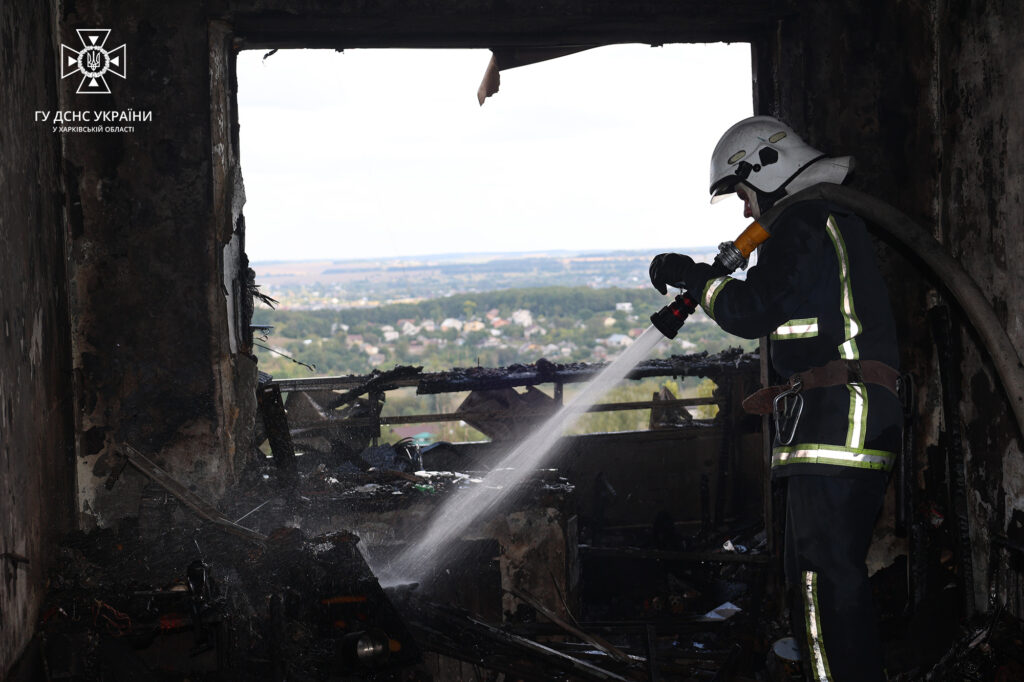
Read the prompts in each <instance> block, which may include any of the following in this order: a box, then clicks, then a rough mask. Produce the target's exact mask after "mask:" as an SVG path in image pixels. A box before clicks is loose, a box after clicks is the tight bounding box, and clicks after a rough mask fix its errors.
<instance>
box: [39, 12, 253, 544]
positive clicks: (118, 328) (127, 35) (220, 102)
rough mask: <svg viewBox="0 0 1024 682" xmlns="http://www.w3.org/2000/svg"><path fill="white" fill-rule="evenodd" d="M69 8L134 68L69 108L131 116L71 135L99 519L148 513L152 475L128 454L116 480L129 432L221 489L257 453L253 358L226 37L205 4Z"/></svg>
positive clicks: (85, 485)
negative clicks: (113, 126) (243, 289)
mask: <svg viewBox="0 0 1024 682" xmlns="http://www.w3.org/2000/svg"><path fill="white" fill-rule="evenodd" d="M58 19H59V33H60V36H61V38H62V40H64V41H65V42H73V41H74V40H75V35H76V33H75V30H76V29H79V28H88V27H112V32H111V35H110V38H109V41H110V44H109V45H108V46H107V47H108V49H109V48H113V47H115V46H117V45H120V44H122V43H125V44H126V59H127V68H126V72H127V74H126V75H127V77H126V78H125V79H120V78H116V77H113V76H109V75H108V77H107V79H108V82H109V85H110V89H111V93H110V94H109V95H92V94H78V92H77V86H78V81H79V79H77V78H69V79H67V80H65V81H62V82H61V83H60V108H61V109H62V110H65V111H72V112H74V111H94V110H95V111H107V112H115V113H118V114H126V115H127V116H128V119H129V120H128V121H124V120H123V119H122V121H121V122H119V123H117V125H119V126H127V127H130V128H131V130H128V131H118V132H113V133H107V132H104V133H83V132H77V131H70V132H67V133H65V135H64V159H65V172H66V184H67V194H68V206H69V220H68V229H69V244H70V253H69V256H70V271H71V321H72V329H73V336H74V363H75V370H76V379H77V381H76V387H75V390H76V399H77V401H78V405H77V407H78V425H77V427H78V432H79V435H80V440H79V466H78V502H79V509H80V512H81V514H82V517H81V523H82V525H83V526H84V527H89V526H90V525H93V524H100V525H105V524H109V523H112V522H114V521H115V520H116V519H118V518H121V517H125V516H134V515H136V514H137V513H138V504H139V494H140V491H141V489H142V487H143V486H144V485H145V484H146V480H145V479H144V478H143V477H142V475H141V474H139V473H138V472H136V471H134V469H132V468H131V467H128V468H127V469H125V470H124V473H123V475H121V476H120V479H119V480H118V481H117V483H116V484H115V485H113V487H112V488H108V487H107V486H106V485H105V482H106V481H107V478H108V477H109V476H110V475H111V473H112V472H116V471H118V470H119V469H120V468H121V467H122V466H123V460H121V459H120V457H119V455H118V452H119V448H120V447H121V446H122V444H130V445H132V446H134V447H135V448H137V449H138V450H140V451H141V452H143V453H145V454H147V455H149V456H152V457H153V458H155V460H156V461H157V463H158V464H160V465H161V466H163V467H164V468H166V469H167V470H168V471H170V473H171V474H172V475H173V476H175V477H177V478H178V479H179V480H182V481H184V482H185V483H186V484H188V485H191V486H193V487H194V488H195V489H196V490H197V492H199V493H200V494H202V495H204V496H206V497H208V498H211V499H215V498H216V496H217V495H218V493H219V492H220V491H222V490H223V488H224V486H226V485H228V484H229V483H230V482H231V481H232V480H233V476H234V472H235V470H236V465H237V464H238V463H239V462H240V461H242V460H243V459H244V458H245V456H246V455H247V454H248V452H247V448H246V447H245V446H244V445H243V446H241V447H240V446H239V443H240V442H244V441H245V436H244V434H245V433H246V432H247V431H249V430H251V425H252V415H253V414H254V405H255V392H254V389H253V382H254V380H255V366H254V364H253V361H252V360H251V359H250V358H249V357H248V356H247V355H246V353H245V352H244V350H245V349H244V348H241V347H240V345H241V344H240V343H239V340H240V336H241V330H240V329H239V328H238V327H239V326H240V325H238V324H237V322H238V319H237V316H236V315H235V311H234V309H233V308H232V307H231V306H232V304H233V303H234V301H237V300H238V294H239V293H240V289H239V284H238V283H239V281H240V277H241V273H244V267H243V264H242V263H241V262H240V249H239V248H238V246H239V244H240V236H239V235H236V234H235V232H236V229H235V228H236V220H235V218H237V215H238V213H239V211H240V204H241V197H240V196H239V195H238V193H237V192H236V185H237V183H236V182H235V175H234V174H233V170H232V169H234V168H236V167H237V164H236V163H235V159H233V158H231V155H232V154H233V153H234V152H233V148H234V147H233V144H232V131H231V130H230V128H229V126H228V125H227V123H226V121H227V116H228V111H229V109H230V106H231V102H230V98H226V94H225V93H227V92H228V88H226V87H225V84H224V82H223V80H224V78H225V75H230V74H231V73H232V70H231V68H230V64H229V63H227V60H229V59H230V53H229V52H228V50H229V48H230V46H229V45H227V44H225V43H224V42H223V40H219V37H220V36H219V34H218V32H217V31H216V24H215V23H214V22H212V18H211V17H210V16H209V14H208V11H207V8H206V7H205V6H204V4H203V3H156V4H152V3H151V4H144V5H133V6H125V5H123V4H122V3H113V2H110V3H108V2H92V3H88V2H67V3H63V5H62V8H61V13H60V16H59V17H58ZM214 67H216V68H214ZM139 116H141V118H142V120H136V119H137V118H139ZM115 120H116V119H115ZM85 125H88V123H87V124H85ZM229 294H231V296H229ZM229 308H231V309H229Z"/></svg>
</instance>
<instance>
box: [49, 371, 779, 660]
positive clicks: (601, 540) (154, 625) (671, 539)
mask: <svg viewBox="0 0 1024 682" xmlns="http://www.w3.org/2000/svg"><path fill="white" fill-rule="evenodd" d="M757 368H758V362H757V357H756V356H750V355H743V354H742V353H740V352H738V351H733V352H727V353H724V354H721V355H719V356H711V357H708V356H705V355H697V356H687V357H683V358H679V357H676V358H672V359H669V360H659V361H649V362H647V363H643V364H642V365H640V366H639V367H638V368H637V370H636V372H635V373H634V376H638V377H639V376H672V375H675V376H688V375H700V376H711V377H713V378H714V379H715V380H716V382H718V383H719V385H720V386H723V385H726V384H727V383H728V382H729V381H732V380H739V379H742V380H743V381H744V382H748V381H749V382H752V383H756V373H757ZM595 371H596V369H595V368H593V367H587V366H577V365H557V364H554V363H549V362H545V361H540V362H538V363H536V364H535V365H517V366H513V367H510V368H505V369H481V368H473V369H458V370H452V371H451V372H447V373H437V374H427V373H422V372H421V371H420V370H419V369H418V368H396V369H395V370H393V371H391V372H383V373H375V374H373V375H370V376H367V377H344V378H340V379H334V380H331V379H312V380H307V384H306V385H304V386H299V385H298V384H297V383H296V382H295V381H281V382H274V381H272V380H271V379H269V378H268V377H265V378H264V381H262V382H261V384H260V388H259V391H260V393H259V402H260V407H261V415H262V420H261V423H260V424H258V425H257V435H256V438H255V440H256V441H257V442H258V443H261V442H263V441H266V442H267V443H268V444H269V448H268V449H269V450H271V451H272V455H271V456H267V455H262V454H261V455H260V456H257V457H254V459H253V462H252V465H251V466H250V468H249V469H248V470H247V471H246V472H245V473H244V474H243V475H242V476H240V477H239V480H238V482H237V484H236V485H235V486H234V487H233V488H232V489H231V490H230V491H229V493H228V494H227V495H225V496H224V497H223V498H222V499H221V500H218V501H217V502H216V504H214V503H210V502H207V501H204V500H202V499H200V498H198V497H197V496H196V495H195V494H194V493H192V492H190V491H189V490H188V489H187V488H185V487H184V486H183V485H181V484H180V483H178V482H176V481H174V479H173V478H172V477H171V476H169V475H168V474H167V473H166V472H164V471H163V470H162V469H161V468H160V466H159V456H158V454H157V453H152V454H151V455H149V456H147V455H146V454H143V453H140V452H138V451H137V450H135V449H134V448H131V447H130V446H126V447H125V452H123V453H122V454H123V455H124V456H125V457H126V459H127V461H128V463H130V464H131V465H132V466H133V467H134V468H135V469H137V470H139V471H141V472H142V473H143V474H145V475H146V476H147V477H148V479H149V480H150V484H149V485H148V487H147V488H146V489H145V493H144V495H143V498H142V500H141V501H140V508H139V516H138V518H137V519H131V520H126V521H125V522H123V523H122V524H121V525H120V526H118V527H117V528H110V529H102V530H96V531H93V532H91V533H88V534H84V533H75V534H74V535H72V536H71V537H69V538H68V539H67V540H66V542H65V543H64V545H63V547H62V549H61V550H60V556H59V558H58V561H57V566H56V569H55V570H54V572H53V575H52V578H51V581H50V591H49V594H48V597H47V604H46V607H45V609H44V611H43V613H42V617H41V619H40V623H39V637H38V640H37V641H38V643H39V647H38V649H39V658H40V660H41V661H42V670H43V671H44V674H43V676H42V679H47V680H138V679H154V680H184V679H189V680H350V679H352V680H354V679H380V680H429V679H434V680H447V679H479V680H513V679H521V680H552V679H567V680H569V679H580V680H671V679H694V680H705V679H706V680H713V679H791V678H792V673H793V668H792V662H791V661H787V660H786V658H785V656H784V655H783V654H778V653H773V651H772V642H774V641H775V640H777V639H778V638H779V637H781V636H782V635H783V634H784V626H783V625H782V622H783V619H782V613H781V611H780V610H779V607H778V603H779V599H778V597H779V595H778V594H777V590H776V588H775V587H774V578H773V575H774V574H773V571H774V564H773V561H774V560H773V559H772V552H771V542H772V538H771V537H769V536H770V533H766V531H765V529H764V526H763V521H761V520H760V519H759V518H757V515H755V518H754V519H753V521H751V519H750V518H743V519H737V518H733V517H729V516H728V515H727V514H726V515H721V516H720V515H718V514H715V513H714V512H713V508H714V507H715V506H716V505H717V504H718V503H717V499H726V496H725V495H724V493H722V492H721V491H717V493H716V498H715V501H714V502H712V497H711V496H710V494H709V490H708V487H709V486H710V487H714V486H717V485H718V483H720V481H719V482H716V483H712V482H711V481H709V480H708V477H703V478H702V479H701V484H700V485H699V486H698V488H702V489H695V490H688V491H680V493H681V494H684V495H692V496H694V497H695V498H701V499H702V504H700V505H699V508H700V509H701V510H702V511H701V513H700V515H699V516H701V517H702V518H696V519H691V520H689V521H688V522H684V523H680V522H679V520H678V519H675V520H674V519H673V518H672V516H671V515H670V514H668V513H662V514H656V515H655V518H653V519H650V520H649V522H648V523H641V524H632V525H631V524H620V525H614V524H607V523H603V522H602V520H601V519H600V514H595V513H589V512H587V511H582V512H581V509H583V507H587V506H588V505H590V504H591V503H592V502H594V501H595V500H596V501H597V504H598V506H600V505H601V504H602V500H603V503H609V498H608V496H614V495H617V494H619V493H616V492H615V491H614V490H612V488H613V486H612V485H611V483H609V482H608V481H607V480H605V481H603V482H601V479H600V476H598V477H596V479H595V480H597V481H599V483H598V484H597V485H594V484H592V483H591V482H587V488H588V491H589V492H588V498H587V500H586V501H585V503H582V504H581V499H580V489H579V485H578V482H577V481H575V480H571V479H570V478H569V477H567V476H566V475H564V474H565V472H563V471H560V470H559V469H558V468H557V467H554V468H552V469H546V470H541V471H537V472H535V475H534V476H533V477H532V478H530V479H529V480H528V481H527V482H525V483H523V484H522V486H521V487H522V490H518V491H517V494H516V495H514V496H513V501H512V502H511V503H510V504H509V505H507V508H504V509H502V510H501V511H500V512H498V513H496V514H494V515H492V517H491V518H487V519H482V520H481V524H479V526H480V527H479V528H478V529H477V530H475V531H474V533H473V534H471V535H468V536H467V537H464V538H462V539H461V540H460V541H459V542H458V543H456V544H457V546H456V547H453V548H452V549H451V551H450V552H449V553H448V555H447V560H446V562H444V564H443V565H439V566H436V567H432V568H430V570H426V571H425V572H424V575H421V576H416V579H415V581H413V582H406V583H404V584H403V583H401V582H399V583H396V584H395V585H389V586H387V587H386V588H382V586H381V582H380V580H379V576H378V575H377V574H376V573H375V571H377V570H378V569H379V568H386V566H387V563H388V559H389V558H390V557H391V556H393V555H395V553H397V552H400V551H401V550H402V548H403V547H405V546H407V545H408V544H409V543H410V541H411V540H412V539H414V538H415V537H416V535H417V533H418V532H420V531H421V530H422V529H423V528H424V527H425V525H426V524H428V523H430V520H431V518H432V514H433V513H434V512H435V511H436V510H437V508H438V506H439V505H440V503H441V502H442V501H443V500H444V499H445V498H446V497H447V496H450V495H453V494H457V492H458V490H459V489H460V488H462V487H465V486H473V485H479V484H480V476H481V475H482V473H484V472H485V471H486V467H487V461H488V460H487V457H486V456H481V455H475V456H467V455H464V454H462V453H460V445H459V444H438V445H435V446H433V447H425V448H424V447H420V446H418V445H416V444H415V443H413V442H411V441H407V440H406V441H400V442H397V443H380V442H379V434H380V419H381V417H380V409H379V404H380V402H381V401H382V399H383V396H384V395H385V394H386V391H387V390H390V389H391V388H393V387H395V386H400V385H417V386H418V387H419V389H418V390H419V391H420V392H423V393H429V392H436V391H445V390H459V391H462V390H471V391H474V392H476V394H477V396H478V398H479V397H480V396H481V395H482V396H483V397H484V398H488V399H493V398H494V396H495V395H499V396H500V395H506V396H507V395H508V394H507V393H504V394H503V393H502V392H507V391H509V390H513V389H514V388H516V387H523V386H527V387H530V386H533V385H536V384H541V383H555V384H556V387H558V386H560V385H561V384H562V383H568V382H572V381H582V380H586V378H587V377H588V376H591V375H593V373H594V372H595ZM488 392H489V393H488ZM286 393H291V394H292V395H289V396H288V400H287V406H286V404H285V400H284V399H283V394H286ZM558 393H560V389H558V388H556V395H557V394H558ZM520 395H522V394H520ZM296 396H299V397H298V398H297V397H296ZM557 398H558V399H560V395H557ZM668 399H669V400H671V399H673V398H668ZM711 400H712V401H719V403H721V404H724V402H723V401H724V399H723V397H722V395H721V394H720V393H719V394H716V396H715V397H714V398H712V399H711ZM655 402H656V401H655ZM678 402H680V403H682V402H683V401H678ZM493 403H494V401H493V400H491V404H490V406H489V407H488V408H487V410H490V411H491V412H494V411H495V410H496V409H497V408H495V407H494V404H493ZM500 404H501V403H500V401H499V405H500ZM479 405H480V403H479V402H478V403H475V404H468V405H464V407H463V408H460V411H462V412H464V413H465V414H464V415H461V416H467V415H468V416H470V418H472V417H473V412H474V411H476V412H478V413H479V412H480V411H481V408H480V407H479ZM286 407H287V409H286ZM515 407H516V406H514V405H513V406H511V407H510V408H509V409H511V410H513V411H514V409H515ZM519 407H520V408H522V407H523V406H519ZM526 407H527V408H529V409H526V410H525V411H524V412H521V413H520V414H519V415H518V417H517V416H515V415H513V416H511V417H509V418H507V419H505V420H504V421H505V422H514V421H516V419H518V418H523V419H529V418H533V417H536V415H535V414H534V413H533V412H531V411H530V409H533V406H531V405H528V406H526ZM649 407H660V408H661V409H662V411H663V412H664V410H665V409H667V408H669V407H676V408H678V407H685V405H672V404H669V405H666V404H665V403H664V401H662V404H661V405H660V406H658V405H651V406H649ZM729 415H730V410H729V409H726V408H723V407H721V406H720V410H719V416H718V417H716V419H715V420H712V421H713V422H714V423H716V424H719V425H720V423H721V422H722V421H723V420H725V419H728V418H730V417H729ZM475 416H476V417H477V420H478V422H479V423H481V424H482V425H484V426H485V428H486V427H487V426H488V425H491V426H493V424H494V423H498V422H501V421H502V420H501V419H500V418H499V417H498V416H496V415H495V414H492V413H487V414H476V415H475ZM663 416H664V415H663ZM438 418H440V417H438ZM700 421H701V420H686V419H676V420H669V421H668V423H666V422H664V421H662V422H659V424H658V425H657V426H653V423H654V420H653V419H652V428H655V429H661V430H665V429H669V430H672V429H674V430H678V431H679V432H680V433H683V432H687V433H689V432H692V431H693V430H694V429H697V430H698V431H701V432H704V433H706V432H707V431H708V429H709V428H713V425H712V424H707V423H700ZM695 422H696V423H695ZM721 431H722V432H725V431H727V430H726V429H721ZM641 433H646V432H637V434H641ZM495 436H496V438H495V440H498V441H500V440H501V439H502V438H506V437H507V438H512V439H514V438H515V437H516V429H509V430H506V431H501V432H499V431H495ZM492 438H494V437H492ZM638 443H639V445H638V446H637V447H643V441H642V439H641V440H639V441H638ZM499 445H500V443H499ZM716 447H717V446H716ZM717 451H719V450H716V452H717ZM721 452H722V453H725V450H724V449H721ZM624 456H628V453H624ZM723 456H725V454H723ZM458 464H465V465H466V466H464V467H461V468H460V467H458V466H453V465H458ZM460 469H461V470H460ZM726 474H727V475H726V477H725V479H723V480H725V481H726V483H729V482H730V481H731V478H730V476H732V472H729V471H726ZM719 495H720V497H719ZM621 497H622V498H623V499H626V498H627V496H621ZM722 504H724V503H722ZM769 668H770V669H771V670H772V671H774V672H772V673H769V672H768V671H769ZM769 674H771V677H768V675H769Z"/></svg>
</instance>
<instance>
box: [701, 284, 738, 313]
mask: <svg viewBox="0 0 1024 682" xmlns="http://www.w3.org/2000/svg"><path fill="white" fill-rule="evenodd" d="M731 281H732V277H716V278H715V279H709V280H708V281H707V284H705V285H704V293H702V294H701V296H700V307H701V308H703V309H704V312H705V313H707V315H708V317H710V318H711V319H712V320H713V319H715V299H716V298H718V295H719V294H720V293H722V289H723V288H724V287H725V285H726V284H728V283H729V282H731Z"/></svg>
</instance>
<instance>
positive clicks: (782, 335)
mask: <svg viewBox="0 0 1024 682" xmlns="http://www.w3.org/2000/svg"><path fill="white" fill-rule="evenodd" d="M817 335H818V318H816V317H808V318H802V319H799V320H790V321H789V322H786V323H784V324H781V325H779V328H778V329H776V330H775V331H773V332H772V336H771V338H772V341H784V340H786V339H812V338H814V337H816V336H817Z"/></svg>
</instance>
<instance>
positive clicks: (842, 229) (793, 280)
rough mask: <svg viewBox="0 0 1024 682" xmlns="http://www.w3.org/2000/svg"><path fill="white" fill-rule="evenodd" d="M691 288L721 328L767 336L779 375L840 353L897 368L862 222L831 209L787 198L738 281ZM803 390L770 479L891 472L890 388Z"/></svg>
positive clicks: (898, 434) (895, 416) (893, 423)
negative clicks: (788, 201) (793, 423)
mask: <svg viewBox="0 0 1024 682" xmlns="http://www.w3.org/2000/svg"><path fill="white" fill-rule="evenodd" d="M705 272H706V271H705ZM694 284H695V286H694V288H693V290H694V292H696V291H700V292H701V294H702V295H701V300H700V302H701V307H703V308H704V311H705V312H706V313H707V314H708V315H709V316H710V317H711V318H712V319H713V320H715V321H716V322H717V323H718V324H719V326H721V327H722V329H724V330H725V331H727V332H729V333H731V334H735V335H736V336H740V337H743V338H748V339H753V338H758V337H761V336H768V337H769V339H770V344H771V357H772V365H773V367H774V368H775V370H776V371H777V372H778V374H779V375H780V376H781V377H783V378H787V379H788V378H789V377H790V376H791V375H793V374H794V373H796V372H801V371H804V370H807V369H810V368H812V367H819V366H821V365H824V364H826V363H827V362H829V361H831V360H835V359H840V358H841V359H847V360H858V359H859V360H878V361H880V362H884V363H885V364H887V365H889V366H890V367H893V368H898V363H899V357H898V350H897V345H896V330H895V324H894V322H893V317H892V311H891V309H890V307H889V296H888V293H887V291H886V287H885V283H884V281H883V280H882V277H881V274H880V273H879V271H878V267H877V264H876V262H875V254H874V248H873V246H872V243H871V240H870V238H869V236H868V234H867V230H866V228H865V226H864V222H863V221H862V220H861V219H860V218H859V217H858V216H857V215H855V214H854V213H851V212H850V211H849V210H847V209H844V208H842V207H840V206H838V205H835V204H831V203H828V202H825V201H821V200H811V201H803V202H798V203H795V204H793V205H792V206H790V207H788V208H786V209H784V211H783V213H782V214H781V215H780V216H779V217H778V218H777V219H776V220H775V222H774V224H773V226H772V236H771V238H769V239H768V240H767V241H766V242H765V243H764V245H763V246H762V247H761V251H760V253H759V254H758V262H757V265H755V266H754V267H752V268H750V270H749V271H748V273H747V277H746V280H740V279H733V278H731V277H714V278H712V279H707V280H706V281H704V282H703V283H702V284H697V283H694ZM698 287H699V288H698ZM803 396H804V407H803V414H802V416H801V418H800V421H799V423H798V425H797V429H796V432H795V436H794V438H793V440H792V442H791V444H790V445H787V446H782V445H780V444H779V443H778V441H776V444H775V448H774V450H773V457H772V467H773V473H774V474H775V475H776V476H780V475H782V476H785V475H790V474H795V473H814V474H828V475H848V476H849V475H853V476H856V475H865V474H866V472H869V471H878V470H884V471H888V470H890V469H891V468H892V466H893V462H894V460H895V457H896V453H897V452H898V451H899V448H900V444H901V439H902V408H901V405H900V402H899V399H898V398H897V397H896V396H895V395H894V394H893V393H892V392H891V391H889V390H888V389H886V388H884V387H882V386H879V385H877V384H863V383H850V384H846V385H840V386H828V387H822V388H817V389H812V390H808V391H804V393H803ZM867 475H870V474H867Z"/></svg>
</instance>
